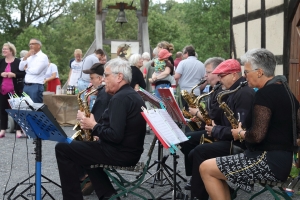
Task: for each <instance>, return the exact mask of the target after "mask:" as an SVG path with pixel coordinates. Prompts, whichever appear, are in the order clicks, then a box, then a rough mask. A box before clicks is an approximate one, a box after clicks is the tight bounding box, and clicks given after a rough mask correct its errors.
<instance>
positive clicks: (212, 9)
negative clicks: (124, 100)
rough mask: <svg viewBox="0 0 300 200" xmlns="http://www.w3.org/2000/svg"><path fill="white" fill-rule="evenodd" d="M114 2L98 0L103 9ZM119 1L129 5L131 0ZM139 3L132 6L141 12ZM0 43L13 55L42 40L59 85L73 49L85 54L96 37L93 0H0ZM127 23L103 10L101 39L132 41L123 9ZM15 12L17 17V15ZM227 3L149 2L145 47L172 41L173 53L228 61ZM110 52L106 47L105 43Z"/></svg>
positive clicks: (131, 24) (131, 19)
mask: <svg viewBox="0 0 300 200" xmlns="http://www.w3.org/2000/svg"><path fill="white" fill-rule="evenodd" d="M116 2H119V1H117V0H110V1H103V8H106V6H107V5H114V4H115V3H116ZM122 2H125V3H128V4H131V2H132V0H124V1H122ZM139 2H140V1H134V2H133V3H134V5H135V6H137V8H138V9H140V6H139V4H140V3H139ZM0 5H1V8H3V9H1V10H0V43H1V42H2V44H3V43H4V42H6V41H10V42H12V43H14V44H15V45H16V47H17V50H18V52H19V51H21V50H22V49H28V42H29V40H30V39H31V38H38V39H40V40H41V41H42V43H43V47H42V50H43V52H45V53H46V54H47V55H48V56H49V57H50V59H51V62H53V63H55V64H57V66H58V69H59V74H60V78H61V80H62V83H64V82H65V81H66V80H67V76H68V73H69V60H70V59H71V58H72V57H73V52H74V50H75V49H77V48H79V49H81V50H82V51H83V53H85V52H86V51H87V50H88V48H89V47H90V45H91V44H92V42H93V41H94V38H95V1H94V0H80V1H71V0H48V1H46V0H1V2H0ZM125 11H126V18H127V20H128V23H125V24H123V25H122V26H120V24H117V23H115V20H116V17H117V14H118V12H119V11H118V10H114V9H108V13H107V15H106V20H105V38H106V39H116V40H137V39H138V38H137V37H138V19H137V17H136V12H135V11H132V10H125ZM15 13H18V15H17V16H16V15H15ZM229 20H230V0H189V1H188V2H187V1H186V2H184V3H177V2H176V1H175V0H168V1H166V3H153V2H152V1H150V4H149V10H148V26H149V27H148V30H149V39H150V46H151V47H152V49H154V48H155V47H156V45H157V43H158V42H160V41H163V40H165V41H168V42H171V43H173V45H174V47H175V51H174V52H173V55H174V54H175V53H176V51H181V50H182V49H183V47H184V46H186V45H189V44H192V45H193V46H194V47H195V48H196V52H197V53H198V55H199V59H200V60H201V61H205V59H207V58H209V57H212V56H221V57H224V58H228V57H229V55H230V52H229V34H230V27H229V26H230V23H229ZM104 50H105V51H106V52H107V53H108V54H109V53H110V46H109V45H104Z"/></svg>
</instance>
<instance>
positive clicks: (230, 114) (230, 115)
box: [217, 81, 247, 129]
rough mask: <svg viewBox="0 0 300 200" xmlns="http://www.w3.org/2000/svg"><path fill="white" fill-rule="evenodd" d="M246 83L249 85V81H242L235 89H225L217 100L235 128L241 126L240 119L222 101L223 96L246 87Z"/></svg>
mask: <svg viewBox="0 0 300 200" xmlns="http://www.w3.org/2000/svg"><path fill="white" fill-rule="evenodd" d="M245 85H247V81H244V82H241V83H240V85H239V86H238V87H237V88H235V89H234V90H225V91H223V92H220V94H219V95H218V96H217V101H218V103H219V104H220V108H222V109H223V110H224V114H225V116H226V117H227V119H228V121H229V122H230V124H231V127H232V128H233V129H236V128H238V126H239V121H238V120H237V119H236V118H235V117H234V113H233V112H232V110H231V109H230V108H229V107H228V105H227V104H226V103H225V102H224V101H223V102H222V98H223V97H224V96H225V95H228V94H231V93H234V92H236V91H238V90H239V89H241V88H242V87H244V86H245Z"/></svg>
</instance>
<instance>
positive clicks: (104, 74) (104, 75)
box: [103, 72, 118, 78]
mask: <svg viewBox="0 0 300 200" xmlns="http://www.w3.org/2000/svg"><path fill="white" fill-rule="evenodd" d="M111 74H118V73H116V72H112V73H105V72H104V73H103V78H107V77H108V76H109V75H111Z"/></svg>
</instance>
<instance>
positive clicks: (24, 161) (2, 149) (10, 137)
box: [0, 127, 300, 200]
mask: <svg viewBox="0 0 300 200" xmlns="http://www.w3.org/2000/svg"><path fill="white" fill-rule="evenodd" d="M63 129H64V130H65V132H66V133H67V135H68V136H71V135H72V134H73V133H74V132H73V131H72V127H63ZM14 136H15V134H6V137H5V138H0V155H1V156H0V199H8V196H7V195H6V196H5V197H4V196H3V193H4V191H7V190H8V189H10V188H12V187H14V186H15V185H17V184H18V183H20V182H21V181H23V180H25V179H26V178H27V177H29V176H30V175H32V174H33V173H34V172H35V155H34V154H33V153H34V147H35V145H34V144H33V141H32V140H26V139H16V140H15V137H14ZM152 139H153V135H152V134H150V135H147V136H146V140H145V145H144V148H145V152H144V154H143V156H142V158H143V159H144V160H145V159H146V156H145V155H146V153H147V152H148V149H149V146H150V143H151V141H152ZM55 144H56V142H52V141H43V143H42V155H43V158H42V174H43V175H44V176H46V177H48V178H50V179H51V180H53V181H54V182H56V183H58V184H59V183H60V180H59V175H58V171H57V164H56V159H55V155H54V146H55ZM164 155H168V151H166V150H164ZM178 155H179V159H178V169H179V170H180V174H181V175H182V176H183V177H185V173H184V163H183V156H182V154H181V153H180V152H179V153H178ZM155 159H157V147H156V148H155V150H154V153H153V156H152V161H154V160H155ZM166 163H167V164H168V165H169V166H171V167H172V165H173V159H172V157H169V158H168V159H167V162H166ZM70 170H72V169H70ZM155 170H156V167H153V168H152V169H151V170H150V171H151V172H152V173H153V172H155ZM185 178H186V177H185ZM178 179H179V178H178ZM152 180H153V179H150V181H151V182H152ZM30 181H31V182H34V179H30ZM184 185H185V183H184V182H183V181H182V180H181V183H180V186H181V187H182V188H183V186H184ZM43 186H44V187H45V188H46V189H47V190H48V191H49V193H50V194H51V195H52V196H53V197H54V198H55V199H58V200H62V195H61V190H60V188H59V187H57V186H55V185H54V184H49V183H47V184H46V183H45V184H43ZM145 186H147V187H148V188H149V189H150V191H151V192H152V193H153V194H154V196H155V197H158V196H160V195H161V194H163V193H165V192H166V191H168V190H169V189H170V186H169V185H165V186H154V188H150V186H151V185H150V184H149V183H145ZM25 187H26V185H25V186H24V185H22V186H19V187H18V188H17V189H16V191H15V193H14V195H13V197H15V196H16V195H17V194H19V193H20V192H21V191H22V190H24V188H25ZM259 189H260V188H259V187H255V190H256V191H257V190H259ZM31 192H32V193H34V188H33V189H32V191H31ZM184 192H185V191H184ZM187 194H188V193H187ZM171 195H172V194H171V192H169V193H167V194H166V195H165V196H163V198H171ZM249 196H250V195H249V194H247V193H245V192H242V191H240V192H239V193H238V197H237V199H240V200H246V199H249ZM27 198H28V199H34V197H32V198H30V197H28V196H27ZM18 199H22V198H18ZM44 199H51V198H50V197H49V196H46V197H45V198H44ZM96 199H97V196H96V195H95V194H92V195H90V196H88V197H85V200H96ZM127 199H129V200H135V199H138V198H136V197H133V196H128V197H127ZM257 199H266V200H268V199H274V198H272V197H271V196H270V195H269V194H268V195H263V196H261V197H259V198H257ZM293 199H300V195H299V194H295V195H294V197H293Z"/></svg>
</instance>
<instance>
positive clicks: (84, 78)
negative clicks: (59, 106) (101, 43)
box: [77, 49, 105, 98]
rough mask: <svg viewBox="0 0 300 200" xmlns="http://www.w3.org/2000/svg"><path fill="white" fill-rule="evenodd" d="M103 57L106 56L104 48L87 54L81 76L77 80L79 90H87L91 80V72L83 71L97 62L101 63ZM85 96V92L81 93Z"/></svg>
mask: <svg viewBox="0 0 300 200" xmlns="http://www.w3.org/2000/svg"><path fill="white" fill-rule="evenodd" d="M103 57H105V54H104V51H103V50H102V49H97V50H95V52H94V53H93V54H91V55H89V56H87V57H86V58H85V59H84V61H83V63H82V69H81V73H80V78H79V79H78V82H77V87H78V90H79V91H82V90H85V89H86V88H87V87H88V86H89V84H90V82H91V79H90V76H89V74H84V73H82V71H83V70H88V69H90V68H91V67H92V66H93V65H94V64H95V63H100V60H101V59H102V58H103ZM83 96H84V94H82V95H81V98H83Z"/></svg>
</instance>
